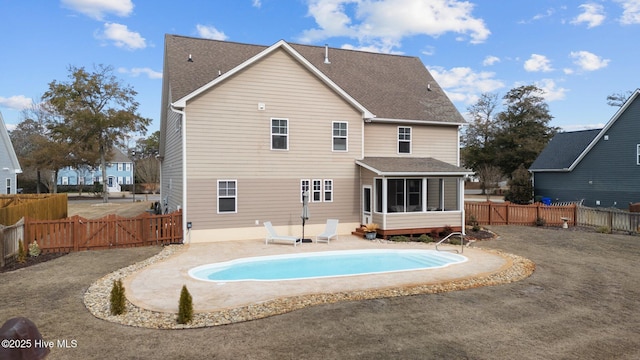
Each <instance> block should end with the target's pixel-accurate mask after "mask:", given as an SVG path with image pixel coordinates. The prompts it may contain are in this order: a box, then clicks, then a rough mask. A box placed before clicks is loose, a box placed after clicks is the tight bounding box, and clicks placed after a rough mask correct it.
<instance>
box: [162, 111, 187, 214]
mask: <svg viewBox="0 0 640 360" xmlns="http://www.w3.org/2000/svg"><path fill="white" fill-rule="evenodd" d="M167 119H168V121H167V123H168V126H167V128H166V130H165V131H166V133H165V136H166V145H165V148H166V149H167V151H166V152H165V157H164V159H163V160H162V179H161V185H162V187H161V189H160V197H161V203H162V204H163V206H164V201H165V200H167V203H168V209H169V212H172V211H175V210H177V208H178V207H183V206H184V205H183V204H182V194H183V186H182V169H183V166H182V128H181V126H179V124H180V122H181V119H182V118H181V116H180V115H179V114H177V113H175V112H173V111H170V110H169V111H168V113H167ZM176 125H178V126H176Z"/></svg>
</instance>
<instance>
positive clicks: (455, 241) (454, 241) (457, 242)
mask: <svg viewBox="0 0 640 360" xmlns="http://www.w3.org/2000/svg"><path fill="white" fill-rule="evenodd" d="M449 244H451V245H460V238H459V237H456V236H452V237H450V238H449Z"/></svg>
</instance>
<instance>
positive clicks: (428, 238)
mask: <svg viewBox="0 0 640 360" xmlns="http://www.w3.org/2000/svg"><path fill="white" fill-rule="evenodd" d="M418 241H419V242H423V243H430V242H433V241H434V240H433V238H432V237H431V236H429V235H427V234H422V235H420V237H419V238H418Z"/></svg>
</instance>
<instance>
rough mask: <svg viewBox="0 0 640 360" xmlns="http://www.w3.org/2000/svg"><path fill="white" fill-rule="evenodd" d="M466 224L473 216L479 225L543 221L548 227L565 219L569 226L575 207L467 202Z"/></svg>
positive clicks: (572, 219) (574, 215)
mask: <svg viewBox="0 0 640 360" xmlns="http://www.w3.org/2000/svg"><path fill="white" fill-rule="evenodd" d="M465 213H466V216H467V222H468V221H469V219H470V217H471V216H473V217H474V218H475V220H476V221H477V222H478V224H480V225H535V224H536V222H537V219H538V218H540V219H543V220H544V221H545V223H546V224H548V225H557V226H560V225H562V224H563V223H564V220H562V218H567V219H569V220H568V222H567V223H568V224H569V225H574V224H575V218H576V205H568V206H549V205H544V204H541V203H536V204H531V205H518V204H512V203H509V202H504V203H494V202H482V203H478V202H467V203H465Z"/></svg>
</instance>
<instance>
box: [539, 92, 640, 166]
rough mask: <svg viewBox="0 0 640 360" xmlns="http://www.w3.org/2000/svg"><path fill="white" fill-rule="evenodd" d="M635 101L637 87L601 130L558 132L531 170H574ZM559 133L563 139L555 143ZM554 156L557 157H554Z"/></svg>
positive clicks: (639, 93)
mask: <svg viewBox="0 0 640 360" xmlns="http://www.w3.org/2000/svg"><path fill="white" fill-rule="evenodd" d="M635 101H640V89H636V91H635V92H634V93H633V94H632V95H631V96H630V97H629V99H627V101H626V102H625V103H624V104H623V105H622V106H621V107H620V109H618V111H616V113H615V114H614V115H613V117H612V118H611V119H610V120H609V122H607V124H606V125H605V126H604V127H603V128H602V129H600V130H586V131H573V132H566V133H558V134H556V136H554V138H553V139H551V141H550V142H549V144H547V146H546V147H545V148H544V150H543V151H542V152H541V153H540V155H538V158H537V159H536V160H535V161H534V162H533V164H532V165H531V167H530V168H529V170H531V171H532V172H536V171H572V170H573V169H575V167H576V166H578V164H579V163H580V161H582V159H584V158H585V156H587V154H588V153H589V151H591V149H593V147H595V146H596V144H597V143H598V141H600V139H602V137H604V135H605V134H606V133H607V132H608V131H609V129H611V127H613V126H614V124H615V123H616V121H617V120H618V119H619V118H620V117H621V116H622V114H624V113H625V111H627V109H628V108H629V107H630V106H631V104H633V103H634V102H635ZM563 134H564V135H563ZM559 135H560V136H561V139H562V140H560V141H557V142H556V143H555V144H554V140H555V139H556V137H558V136H559ZM580 145H582V146H580ZM554 157H555V158H557V159H553V158H554Z"/></svg>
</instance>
